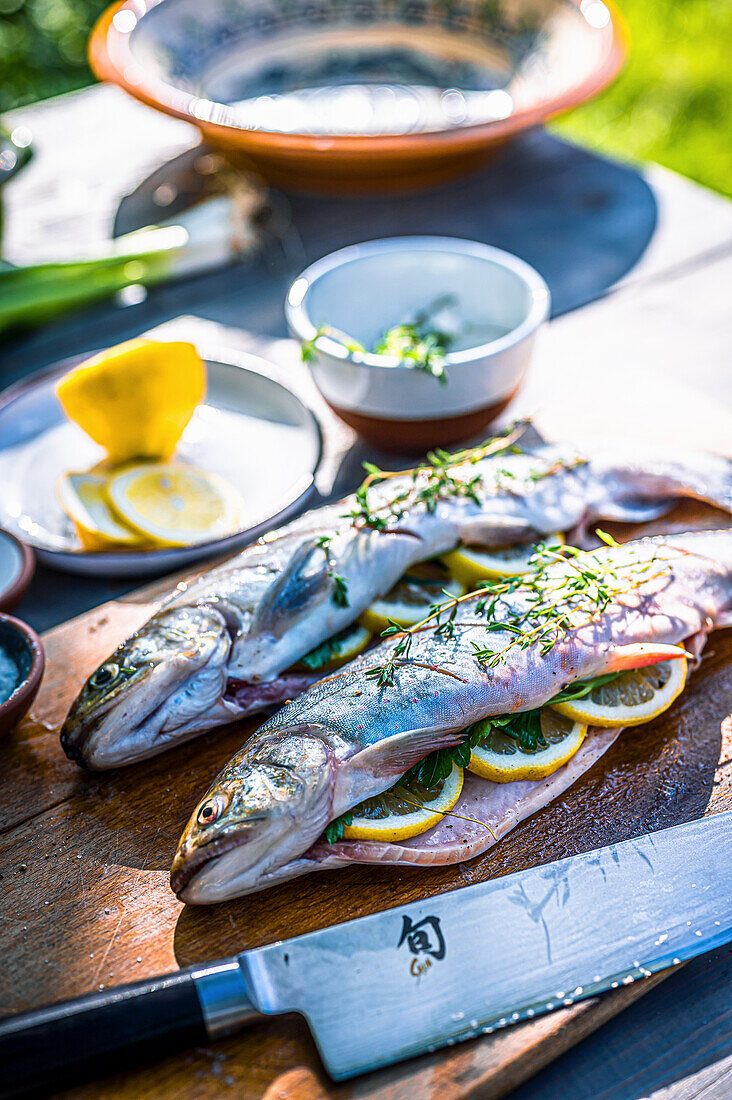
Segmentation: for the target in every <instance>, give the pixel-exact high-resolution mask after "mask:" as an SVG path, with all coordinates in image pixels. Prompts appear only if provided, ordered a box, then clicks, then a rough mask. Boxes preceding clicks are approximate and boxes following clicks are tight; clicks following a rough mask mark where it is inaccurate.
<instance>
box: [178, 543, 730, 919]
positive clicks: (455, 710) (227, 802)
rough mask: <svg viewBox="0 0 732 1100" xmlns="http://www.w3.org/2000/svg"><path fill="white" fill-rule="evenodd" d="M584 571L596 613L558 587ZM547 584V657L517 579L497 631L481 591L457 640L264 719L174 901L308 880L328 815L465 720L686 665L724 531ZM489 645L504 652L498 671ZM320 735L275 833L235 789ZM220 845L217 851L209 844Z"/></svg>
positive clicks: (708, 606) (181, 859)
mask: <svg viewBox="0 0 732 1100" xmlns="http://www.w3.org/2000/svg"><path fill="white" fill-rule="evenodd" d="M583 565H585V566H587V567H588V568H589V567H592V569H594V570H595V571H596V572H597V571H598V570H599V571H602V572H603V574H606V573H607V574H608V575H609V576H611V577H612V583H613V586H614V587H613V597H612V599H611V600H610V602H609V603H608V604H607V606H606V607H605V609H604V610H603V611H601V612H598V611H597V609H596V605H595V604H593V600H592V597H589V596H588V598H587V602H586V603H584V602H582V601H580V602H579V603H578V602H577V601H576V600H575V601H574V602H571V603H566V602H565V603H564V604H563V603H562V602H561V593H562V591H566V589H565V588H563V585H564V583H565V581H566V580H567V578H569V579H570V580H571V579H572V577H573V576H575V575H576V572H577V570H578V569H581V568H582V567H583ZM608 571H610V572H609V573H608ZM545 577H546V581H545V582H542V583H546V584H547V585H549V586H550V589H549V590H550V591H551V592H553V593H555V594H557V595H558V597H559V599H560V602H559V609H560V610H561V609H563V608H564V607H566V609H567V610H571V611H572V618H571V620H570V621H569V623H568V625H567V626H566V628H565V629H563V630H562V631H561V632H560V633H559V634H558V635H557V636H556V640H555V642H554V644H553V645H552V646H551V648H549V649H548V650H547V649H545V648H544V647H542V646H541V644H538V643H535V644H531V645H528V646H526V647H522V646H521V645H519V644H512V642H513V643H515V638H516V634H515V631H514V630H512V629H511V625H512V624H515V623H516V622H517V621H518V622H524V623H527V624H529V627H530V626H531V625H532V623H533V622H534V620H533V619H532V617H531V607H532V600H533V598H534V590H533V589H532V588H531V586H530V585H529V584H524V585H522V586H520V587H518V588H517V589H516V590H515V591H514V592H513V593H508V594H506V595H504V596H502V597H501V599H500V601H499V602H498V603H497V604H496V605H495V607H494V609H493V612H492V620H491V621H492V623H493V624H494V626H495V625H496V624H497V625H498V626H500V625H502V624H504V623H505V624H506V629H493V628H492V629H490V630H488V629H486V622H487V620H486V614H485V610H484V609H483V610H481V605H480V597H478V596H476V597H472V598H470V599H468V600H465V601H464V602H463V603H462V604H461V605H460V607H459V610H458V613H457V615H456V618H455V623H454V633H453V634H452V636H451V637H444V636H442V635H440V634H438V633H437V632H436V631H435V630H422V631H419V632H418V633H416V634H415V635H414V636H413V641H412V645H411V648H410V650H409V654H408V657H405V658H403V659H401V660H397V661H396V662H395V667H394V673H393V682H392V683H388V684H385V685H384V684H382V685H380V683H379V680H378V677H376V676H375V675H369V673H370V672H371V673H374V671H375V670H377V669H379V668H383V667H385V666H386V664H387V663H388V661H389V659H390V657H391V656H393V651H394V647H395V645H397V644H398V643H397V642H396V641H389V642H385V643H383V644H382V645H381V646H379V647H378V648H377V649H376V650H372V651H371V652H369V653H366V654H364V655H363V656H361V657H359V658H357V659H356V660H355V661H353V662H351V663H350V664H349V665H346V666H345V667H344V668H343V669H341V671H340V672H339V673H337V674H335V675H333V676H331V677H328V678H326V679H325V680H323V681H321V682H319V683H317V684H315V685H313V686H312V687H311V688H309V689H308V690H307V691H306V692H305V693H304V694H303V695H302V696H300V697H299V698H298V699H296V700H294V701H293V702H291V703H290V704H288V705H287V706H285V707H284V708H283V709H282V710H280V711H279V712H278V713H277V714H276V715H274V716H273V717H272V718H270V719H269V721H267V722H266V723H265V724H264V725H263V726H262V727H261V728H260V730H259V731H258V732H257V733H256V734H255V735H254V736H253V737H252V738H251V739H250V740H249V742H248V743H247V744H246V745H245V746H244V747H243V748H242V749H241V750H240V752H239V753H237V754H236V755H235V756H234V757H233V759H232V760H231V761H230V762H229V764H228V765H227V766H226V768H225V769H224V771H223V772H222V773H221V775H220V776H219V777H218V779H217V780H216V781H215V782H214V784H213V785H212V787H211V788H210V789H209V791H208V792H207V794H206V796H205V797H204V799H203V801H202V802H201V803H200V804H199V806H198V807H197V809H196V811H195V813H194V815H193V817H192V818H191V821H190V823H189V825H188V827H187V829H186V831H185V833H184V835H183V837H182V839H181V843H180V845H179V848H178V852H177V854H176V858H175V861H174V864H173V868H172V885H173V888H174V889H175V890H176V892H177V893H178V894H179V896H180V897H182V898H183V900H185V901H192V902H197V903H201V902H209V901H218V900H223V899H224V898H227V897H234V896H237V895H239V894H243V893H248V892H250V891H252V890H256V889H261V888H262V887H263V886H265V885H268V884H270V883H271V882H273V881H281V880H282V879H283V878H286V877H288V868H289V869H290V870H291V872H292V874H296V873H297V874H300V873H303V871H304V870H307V869H308V868H307V862H306V863H305V864H303V862H302V857H303V856H304V854H305V853H306V852H307V851H308V849H309V848H310V846H311V845H312V844H313V843H314V842H315V841H316V840H317V838H318V837H319V836H320V834H321V833H322V831H323V828H324V825H325V823H326V821H324V818H323V810H324V808H325V807H329V814H330V818H328V820H330V819H332V818H335V817H337V816H339V815H340V814H342V813H343V812H344V811H345V810H347V809H348V808H350V807H352V806H354V805H357V804H358V803H360V802H361V801H363V800H364V799H366V798H369V797H371V796H373V795H376V794H379V793H381V792H382V791H384V790H386V789H387V788H388V787H390V786H391V785H393V783H394V782H395V780H396V779H397V778H398V777H399V776H400V775H402V774H403V773H404V772H405V771H407V770H408V769H409V768H410V767H411V766H412V765H413V764H415V763H416V762H417V761H418V760H421V759H423V758H424V757H425V756H426V755H427V754H428V753H429V752H431V751H433V750H434V749H437V748H441V747H444V746H446V745H450V744H456V743H458V742H459V741H460V740H461V739H462V731H463V730H464V729H465V727H466V726H468V725H469V724H471V723H472V722H475V721H477V720H479V719H481V718H485V717H488V716H490V715H495V714H506V713H514V712H517V711H526V710H533V709H534V708H536V707H540V706H542V705H544V704H545V703H547V702H548V701H549V700H551V699H552V698H553V697H554V696H555V695H556V694H557V693H558V692H559V691H560V690H562V689H563V688H564V687H565V686H566V685H567V684H570V683H573V682H574V681H576V680H583V679H586V678H589V677H594V676H598V675H602V674H603V673H605V672H608V671H617V670H619V669H623V668H627V667H638V666H641V665H644V664H647V663H650V662H653V661H659V660H662V659H666V658H669V657H677V658H680V659H683V658H681V653H682V652H683V651H681V650H679V648H678V647H679V644H680V643H681V642H683V641H685V640H686V639H689V638H692V637H694V636H699V635H705V634H706V633H707V632H708V631H709V630H712V629H714V628H715V627H720V626H726V625H732V531H716V532H698V533H692V534H684V535H676V536H673V537H663V536H662V537H659V538H654V539H644V540H640V541H638V542H635V543H629V544H626V545H625V546H621V547H613V548H607V549H602V550H598V551H591V552H589V553H588V554H586V555H582V556H580V557H578V558H576V559H573V560H570V561H568V562H557V563H556V565H553V566H551V567H550V568H549V569H548V570H547V572H546V574H545ZM555 586H556V587H555ZM486 649H489V650H490V651H491V652H492V653H496V654H499V653H503V656H501V657H499V658H498V659H497V660H496V662H495V663H493V662H491V660H490V657H489V656H486V655H485V650H486ZM479 654H480V655H479ZM318 740H320V741H321V742H322V750H321V751H322V755H323V763H322V765H321V779H322V783H321V784H317V790H318V795H317V800H316V804H317V811H316V812H314V813H313V814H312V816H311V815H310V814H309V812H308V806H307V799H305V800H303V797H302V792H301V790H299V791H298V796H297V798H296V799H295V800H294V801H292V802H291V801H290V799H289V798H288V797H287V795H286V793H283V792H281V791H280V792H278V791H276V790H270V796H271V802H272V815H273V820H274V824H272V825H271V824H270V818H269V816H268V815H267V814H264V815H263V814H262V812H261V806H257V807H256V808H254V807H250V805H249V804H248V802H247V799H246V798H244V799H240V798H237V799H236V801H235V802H234V801H233V793H232V792H236V791H238V790H239V789H240V785H242V784H243V785H244V787H245V788H246V787H247V786H248V785H250V784H252V783H253V782H255V779H254V777H255V776H258V775H259V774H260V771H261V769H262V767H263V766H265V763H266V761H267V760H268V757H269V754H270V753H280V752H281V751H282V746H283V745H287V746H288V747H289V750H290V751H291V752H292V751H294V749H293V746H294V745H295V744H299V743H300V742H303V743H307V747H308V748H307V752H308V755H309V757H311V758H312V757H313V753H314V751H315V750H314V743H315V742H316V741H318ZM303 751H304V750H303ZM316 770H317V765H316ZM311 781H312V777H311ZM222 791H223V792H226V798H225V799H222V798H221V792H222ZM212 800H213V801H214V803H215V805H216V807H217V813H216V816H215V818H214V819H212V820H207V817H206V813H205V807H206V806H207V805H208V804H209V803H211V802H212ZM254 837H256V846H255V847H252V849H251V850H252V852H253V853H254V856H255V857H256V858H254V859H252V858H251V857H250V845H252V842H253V838H254ZM220 838H225V842H226V850H225V851H224V852H220V851H219V849H218V847H217V845H218V843H219V840H220ZM209 846H211V847H209ZM263 851H266V853H267V857H266V864H265V863H263V862H262V859H261V853H262V852H263Z"/></svg>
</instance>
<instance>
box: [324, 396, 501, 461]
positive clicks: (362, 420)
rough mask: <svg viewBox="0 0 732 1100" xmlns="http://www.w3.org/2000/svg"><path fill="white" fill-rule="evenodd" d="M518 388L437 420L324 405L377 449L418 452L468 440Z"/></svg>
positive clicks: (398, 452)
mask: <svg viewBox="0 0 732 1100" xmlns="http://www.w3.org/2000/svg"><path fill="white" fill-rule="evenodd" d="M518 388H519V387H518V386H517V387H516V389H514V390H512V391H511V393H509V394H508V395H507V396H506V397H503V398H501V400H500V401H496V402H495V404H493V405H486V406H485V408H482V409H475V410H474V411H473V412H469V413H461V414H460V416H445V417H441V418H440V419H439V420H437V419H435V420H392V419H390V418H388V417H385V416H367V415H365V414H364V413H357V412H353V411H352V410H351V409H341V408H339V407H338V405H333V404H332V403H331V402H330V401H329V402H328V404H329V405H330V407H331V409H332V410H333V412H334V413H336V414H337V415H338V416H340V418H341V420H345V422H346V424H348V425H349V426H350V427H351V428H354V429H355V430H356V431H357V432H358V434H359V435H360V436H361V437H362V438H363V439H365V440H366V442H367V443H371V444H372V445H373V446H374V447H377V448H378V449H379V450H380V451H389V452H391V453H392V454H419V453H420V452H424V451H426V450H429V449H430V447H447V446H450V445H451V444H453V443H462V442H463V441H464V440H466V439H471V438H472V437H473V436H475V435H477V434H478V432H480V431H482V430H483V428H485V427H487V425H488V424H490V423H491V421H492V420H495V418H496V417H497V416H498V415H499V414H500V413H502V412H503V410H504V409H505V408H506V406H507V405H508V404H509V403H510V402H511V401H513V399H514V397H515V396H516V394H517V392H518Z"/></svg>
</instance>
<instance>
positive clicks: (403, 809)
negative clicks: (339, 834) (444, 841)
mask: <svg viewBox="0 0 732 1100" xmlns="http://www.w3.org/2000/svg"><path fill="white" fill-rule="evenodd" d="M462 788H463V769H462V768H459V767H458V766H457V764H453V766H452V771H451V772H450V773H449V775H447V776H446V777H445V778H444V779H440V780H438V782H437V783H435V784H434V786H432V787H424V786H423V785H422V784H421V783H418V782H417V781H416V780H406V781H405V782H403V783H397V784H396V786H394V787H390V788H389V790H388V791H384V793H383V794H377V795H375V796H374V797H373V798H368V799H367V800H366V801H365V802H362V803H361V804H360V805H358V806H355V807H354V809H353V810H352V811H351V812H352V814H353V820H352V822H351V824H350V825H345V826H344V828H343V838H344V840H389V841H392V840H406V839H407V838H408V837H410V836H417V835H418V834H419V833H424V832H426V831H427V829H431V828H432V826H433V825H436V824H437V823H438V822H439V821H442V818H443V816H444V815H445V814H446V813H449V811H450V810H451V809H452V808H453V806H454V805H455V803H456V802H457V800H458V799H459V797H460V792H461V790H462Z"/></svg>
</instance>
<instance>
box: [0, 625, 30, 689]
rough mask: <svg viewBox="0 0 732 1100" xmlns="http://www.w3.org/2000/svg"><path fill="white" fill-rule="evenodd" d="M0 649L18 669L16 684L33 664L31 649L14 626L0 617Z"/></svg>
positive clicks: (25, 676) (25, 677) (28, 672)
mask: <svg viewBox="0 0 732 1100" xmlns="http://www.w3.org/2000/svg"><path fill="white" fill-rule="evenodd" d="M0 650H2V651H4V652H5V653H7V654H8V656H9V657H10V659H11V660H12V662H13V664H14V665H15V666H16V668H17V670H18V681H17V682H18V684H20V683H22V682H23V680H27V678H28V676H29V674H30V670H31V667H32V665H33V649H32V648H31V644H30V642H29V641H28V639H27V638H26V636H25V634H23V633H21V631H20V630H18V628H17V627H16V626H14V625H13V624H12V623H11V622H8V620H7V619H5V618H1V617H0Z"/></svg>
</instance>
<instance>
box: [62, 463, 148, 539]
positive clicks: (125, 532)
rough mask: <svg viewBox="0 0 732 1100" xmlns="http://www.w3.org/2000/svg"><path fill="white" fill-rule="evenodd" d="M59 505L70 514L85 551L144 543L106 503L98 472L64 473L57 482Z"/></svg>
mask: <svg viewBox="0 0 732 1100" xmlns="http://www.w3.org/2000/svg"><path fill="white" fill-rule="evenodd" d="M58 495H59V500H60V501H61V506H62V508H63V509H64V511H65V512H66V513H67V515H69V516H70V517H71V519H72V520H73V522H74V526H75V527H76V530H77V533H78V535H79V538H80V539H81V543H82V545H83V547H84V549H85V550H111V549H121V548H125V547H128V548H133V547H136V546H144V544H145V539H144V538H143V537H142V536H141V535H140V534H139V532H138V531H134V530H133V529H132V528H131V527H128V526H127V524H126V523H123V522H121V520H119V519H118V518H117V517H116V516H115V515H114V513H113V512H112V509H111V508H110V506H109V500H108V499H107V479H106V477H100V476H99V475H98V474H66V475H65V476H64V477H62V478H61V480H60V481H59V483H58Z"/></svg>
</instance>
